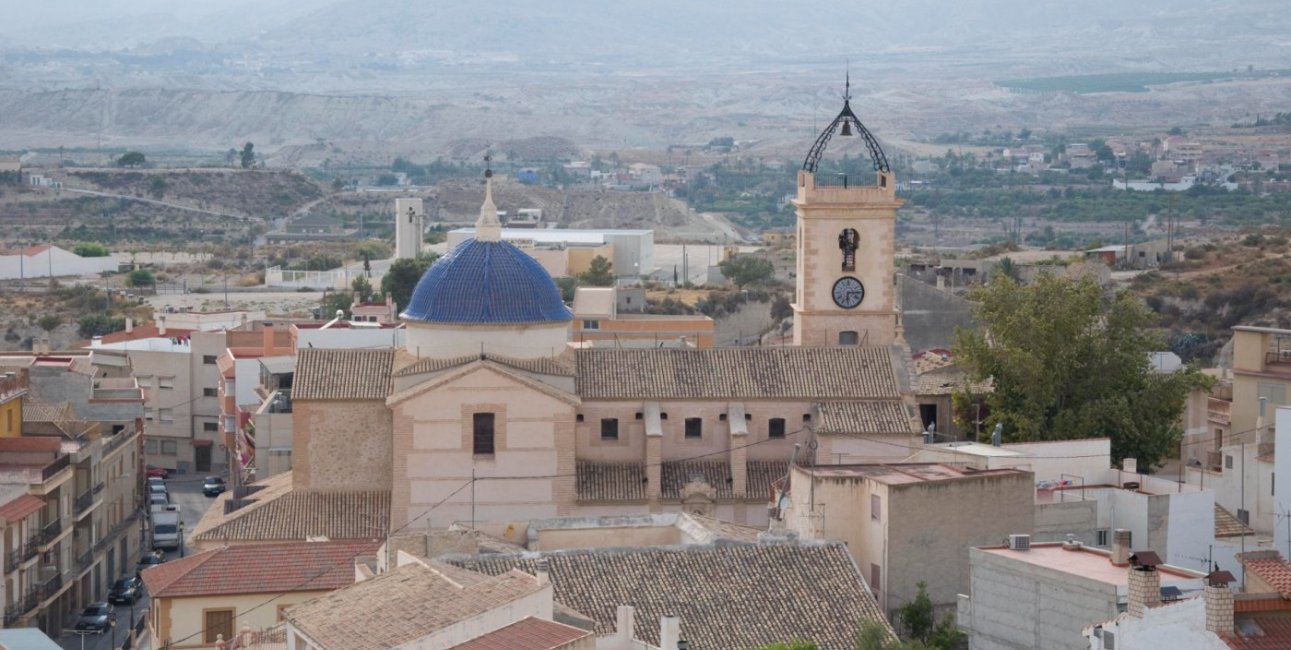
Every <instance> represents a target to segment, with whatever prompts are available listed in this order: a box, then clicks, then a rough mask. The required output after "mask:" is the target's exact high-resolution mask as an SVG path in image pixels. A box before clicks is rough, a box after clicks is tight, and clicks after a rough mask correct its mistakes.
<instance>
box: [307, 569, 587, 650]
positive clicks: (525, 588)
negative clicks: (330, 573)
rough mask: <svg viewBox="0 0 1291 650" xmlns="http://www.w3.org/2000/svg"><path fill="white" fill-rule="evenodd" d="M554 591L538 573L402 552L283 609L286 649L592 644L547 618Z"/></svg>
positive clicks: (576, 648)
mask: <svg viewBox="0 0 1291 650" xmlns="http://www.w3.org/2000/svg"><path fill="white" fill-rule="evenodd" d="M401 557H405V558H407V556H401ZM552 594H553V588H552V583H551V580H550V579H549V578H548V576H547V575H546V574H545V573H543V572H541V571H539V572H538V573H537V574H536V575H533V574H529V573H525V572H523V571H519V570H515V569H512V570H510V571H507V572H505V573H503V574H501V575H498V576H488V575H484V574H481V573H476V572H474V571H468V570H465V569H461V568H458V567H455V566H451V565H446V564H443V563H440V562H434V561H430V562H423V561H421V560H417V559H415V558H407V559H406V560H405V561H404V562H403V563H402V564H401V565H400V566H398V567H396V568H393V569H392V570H390V571H388V572H386V573H384V574H382V575H379V576H374V577H370V578H368V579H366V580H363V581H361V582H359V583H358V584H355V585H353V586H351V587H348V588H346V589H342V590H339V591H336V592H334V593H331V594H328V595H326V596H323V597H321V598H318V599H316V600H314V601H312V602H309V603H305V604H303V605H300V606H298V607H294V608H291V609H288V610H287V611H286V612H285V614H284V615H285V618H286V621H287V647H288V648H290V649H291V650H384V649H385V648H393V647H401V648H443V649H445V650H447V649H449V648H458V649H459V650H466V649H476V650H483V649H487V648H551V649H553V650H554V649H560V650H594V649H595V648H596V641H595V638H594V637H593V635H592V633H591V632H590V631H588V630H585V629H580V628H578V627H574V626H571V625H567V624H565V623H560V622H556V621H555V620H553V618H554V617H555V615H556V607H555V601H554V600H553V598H552Z"/></svg>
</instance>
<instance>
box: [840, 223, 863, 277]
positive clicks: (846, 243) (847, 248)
mask: <svg viewBox="0 0 1291 650" xmlns="http://www.w3.org/2000/svg"><path fill="white" fill-rule="evenodd" d="M860 244H861V235H860V233H857V232H856V229H855V228H844V229H843V231H842V232H840V233H838V250H840V251H842V252H843V270H844V271H855V270H856V249H857V247H859V246H860Z"/></svg>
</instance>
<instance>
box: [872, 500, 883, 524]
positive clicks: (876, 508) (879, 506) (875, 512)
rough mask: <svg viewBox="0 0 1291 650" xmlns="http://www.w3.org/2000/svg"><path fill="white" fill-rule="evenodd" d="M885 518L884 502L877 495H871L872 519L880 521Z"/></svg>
mask: <svg viewBox="0 0 1291 650" xmlns="http://www.w3.org/2000/svg"><path fill="white" fill-rule="evenodd" d="M882 518H883V500H882V499H881V498H879V495H877V494H871V495H870V519H873V520H874V521H879V520H880V519H882Z"/></svg>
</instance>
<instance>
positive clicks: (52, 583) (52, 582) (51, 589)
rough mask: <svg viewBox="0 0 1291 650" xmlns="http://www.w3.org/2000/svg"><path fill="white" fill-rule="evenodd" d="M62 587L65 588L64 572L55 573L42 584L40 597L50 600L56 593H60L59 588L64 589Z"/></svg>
mask: <svg viewBox="0 0 1291 650" xmlns="http://www.w3.org/2000/svg"><path fill="white" fill-rule="evenodd" d="M62 588H63V574H61V573H56V574H54V576H53V577H51V578H50V579H48V580H46V581H45V582H44V584H42V585H40V599H41V600H49V599H50V598H53V597H54V595H55V594H57V593H58V590H59V589H62Z"/></svg>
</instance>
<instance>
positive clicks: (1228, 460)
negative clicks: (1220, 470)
mask: <svg viewBox="0 0 1291 650" xmlns="http://www.w3.org/2000/svg"><path fill="white" fill-rule="evenodd" d="M1224 469H1233V457H1232V456H1224Z"/></svg>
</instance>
